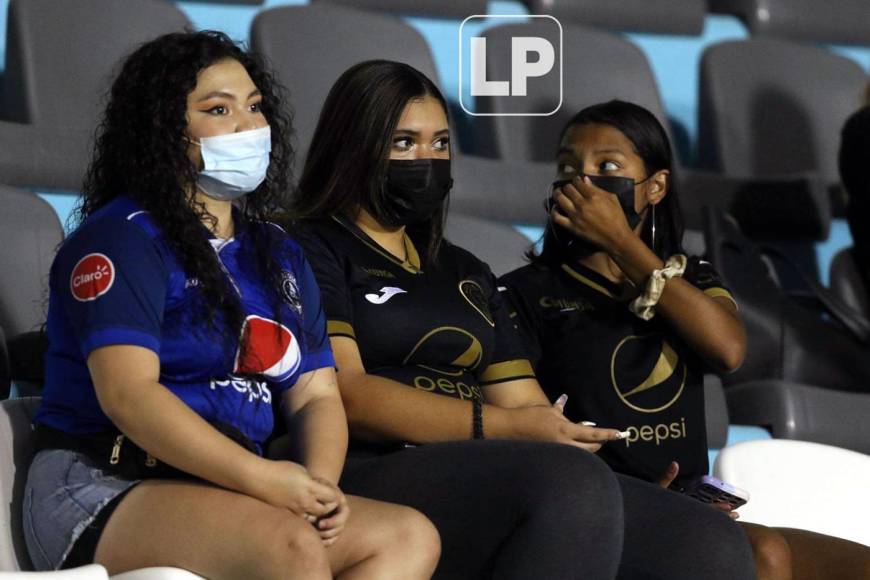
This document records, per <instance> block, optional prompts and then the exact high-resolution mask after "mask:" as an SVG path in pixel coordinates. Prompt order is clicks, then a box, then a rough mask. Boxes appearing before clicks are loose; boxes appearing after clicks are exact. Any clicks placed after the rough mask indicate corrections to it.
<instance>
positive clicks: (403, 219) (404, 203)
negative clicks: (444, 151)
mask: <svg viewBox="0 0 870 580" xmlns="http://www.w3.org/2000/svg"><path fill="white" fill-rule="evenodd" d="M386 187H387V199H386V208H385V211H384V214H385V215H383V216H382V218H383V219H384V221H385V222H386V224H385V225H389V226H392V227H399V226H410V225H414V224H418V223H420V222H422V221H425V220H427V219H429V218H430V217H432V216H433V215H434V214H435V212H436V211H438V208H440V207H441V204H443V203H444V198H446V197H447V194H448V193H449V192H450V188H452V187H453V179H452V178H451V177H450V160H449V159H410V160H406V159H390V161H389V169H388V171H387V183H386Z"/></svg>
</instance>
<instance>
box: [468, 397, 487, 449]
mask: <svg viewBox="0 0 870 580" xmlns="http://www.w3.org/2000/svg"><path fill="white" fill-rule="evenodd" d="M471 435H472V438H473V439H483V438H484V437H483V402H482V401H481V400H480V399H478V398H474V399H472V400H471Z"/></svg>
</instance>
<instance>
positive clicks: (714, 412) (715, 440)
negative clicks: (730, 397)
mask: <svg viewBox="0 0 870 580" xmlns="http://www.w3.org/2000/svg"><path fill="white" fill-rule="evenodd" d="M704 417H705V419H706V422H707V447H709V448H711V449H722V448H723V447H725V444H726V443H727V442H728V424H729V422H730V416H729V414H728V404H727V402H726V400H725V389H724V388H723V387H722V379H720V378H719V377H717V376H716V375H711V374H706V375H704Z"/></svg>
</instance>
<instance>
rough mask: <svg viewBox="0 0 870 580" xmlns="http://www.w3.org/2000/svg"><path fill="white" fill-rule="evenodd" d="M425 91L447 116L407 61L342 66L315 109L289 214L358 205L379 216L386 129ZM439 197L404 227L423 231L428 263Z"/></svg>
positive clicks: (435, 241)
mask: <svg viewBox="0 0 870 580" xmlns="http://www.w3.org/2000/svg"><path fill="white" fill-rule="evenodd" d="M427 96H429V97H433V98H435V99H436V100H437V101H438V102H439V103H441V106H442V107H443V108H444V114H445V115H447V102H446V101H445V100H444V96H443V95H442V94H441V91H439V90H438V87H436V86H435V83H433V82H432V81H431V80H430V79H429V78H427V77H426V75H424V74H423V73H421V72H420V71H418V70H417V69H415V68H414V67H412V66H409V65H407V64H404V63H401V62H394V61H389V60H369V61H365V62H361V63H359V64H356V65H354V66H352V67H351V68H349V69H348V70H347V71H345V72H344V73H343V74H342V75H341V76H340V77H339V78H338V80H337V81H335V84H334V85H333V86H332V89H330V91H329V95H328V96H327V97H326V102H325V103H324V104H323V109H322V110H321V112H320V118H319V120H318V121H317V128H316V129H315V131H314V137H313V138H312V141H311V147H310V149H309V150H308V156H307V158H306V159H305V166H304V168H303V170H302V176H301V177H300V179H299V187H298V190H297V191H296V194H295V196H294V200H293V206H292V215H293V217H294V218H295V219H301V220H305V219H312V218H313V219H317V218H326V217H330V216H333V215H341V216H345V217H347V218H350V219H355V218H356V215H355V212H357V211H359V209H360V208H365V210H366V211H368V212H369V213H371V214H372V216H373V217H375V219H377V220H379V221H382V220H383V216H384V215H385V208H386V198H387V191H386V181H387V170H388V167H389V165H388V163H389V157H390V147H391V145H392V140H393V133H394V132H395V130H396V126H397V125H398V123H399V119H400V118H401V116H402V112H403V111H404V110H405V107H406V106H407V104H408V103H409V102H410V101H412V100H415V99H421V98H423V97H427ZM447 203H448V202H447V200H446V199H445V201H444V204H442V206H441V208H440V209H439V210H438V211H437V212H436V213H435V215H433V216H432V218H430V219H429V220H426V221H424V222H422V223H420V224H417V225H415V226H413V227H411V228H409V230H410V231H411V233H415V232H416V233H419V234H422V235H423V236H425V239H426V240H427V248H426V254H425V259H426V261H427V262H429V263H433V262H434V260H435V256H436V255H437V253H438V248H439V247H440V245H441V241H442V240H443V237H444V218H445V216H446V214H447Z"/></svg>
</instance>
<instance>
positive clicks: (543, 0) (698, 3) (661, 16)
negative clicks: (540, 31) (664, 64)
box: [523, 0, 707, 35]
mask: <svg viewBox="0 0 870 580" xmlns="http://www.w3.org/2000/svg"><path fill="white" fill-rule="evenodd" d="M523 4H525V5H526V6H527V7H528V9H529V14H550V15H552V16H555V17H556V18H558V19H559V20H560V21H562V22H565V21H573V22H578V23H581V24H586V25H587V26H595V27H598V28H608V29H611V30H622V31H631V32H653V33H656V34H691V35H697V34H701V32H702V31H703V30H704V16H705V15H706V13H707V4H706V2H705V0H620V1H619V2H601V0H523Z"/></svg>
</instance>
